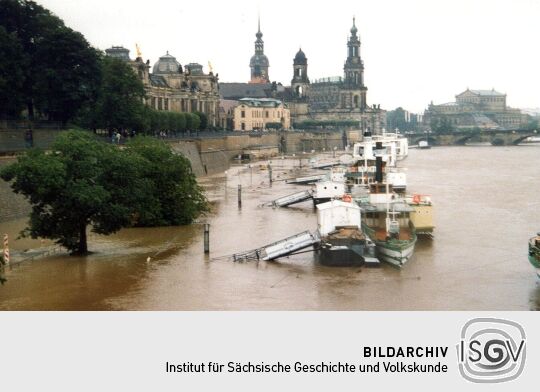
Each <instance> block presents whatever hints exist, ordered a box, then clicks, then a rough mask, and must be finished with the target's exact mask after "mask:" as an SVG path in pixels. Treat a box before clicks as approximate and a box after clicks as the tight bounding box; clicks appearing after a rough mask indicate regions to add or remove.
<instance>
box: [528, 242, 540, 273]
mask: <svg viewBox="0 0 540 392" xmlns="http://www.w3.org/2000/svg"><path fill="white" fill-rule="evenodd" d="M529 262H530V263H531V264H532V266H533V267H534V268H535V270H536V275H537V276H538V277H539V278H540V232H538V233H537V234H536V237H532V238H531V239H529Z"/></svg>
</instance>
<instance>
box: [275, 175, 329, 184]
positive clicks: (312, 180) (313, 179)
mask: <svg viewBox="0 0 540 392" xmlns="http://www.w3.org/2000/svg"><path fill="white" fill-rule="evenodd" d="M327 178H328V174H316V175H313V176H305V177H296V178H289V179H286V180H285V183H286V184H298V185H305V184H313V183H315V182H317V181H321V180H324V179H327Z"/></svg>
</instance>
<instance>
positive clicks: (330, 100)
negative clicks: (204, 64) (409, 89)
mask: <svg viewBox="0 0 540 392" xmlns="http://www.w3.org/2000/svg"><path fill="white" fill-rule="evenodd" d="M350 33H351V35H350V36H349V38H348V41H347V57H346V59H345V63H344V66H343V76H342V77H330V78H322V79H319V80H316V81H314V82H311V81H310V79H309V76H308V58H307V56H306V54H305V53H304V51H303V50H302V49H301V48H300V49H299V50H298V52H297V53H296V55H295V57H294V59H293V77H292V80H291V85H290V86H287V87H285V86H283V85H282V84H281V83H276V82H272V83H271V82H270V79H269V77H268V66H269V61H268V58H267V57H266V56H265V55H264V43H263V41H262V33H261V30H260V24H259V28H258V31H257V34H256V37H257V40H256V41H255V55H254V56H253V57H252V58H251V62H250V68H251V79H250V82H249V83H221V84H220V93H221V98H222V100H223V101H222V102H225V101H226V102H228V105H229V106H228V107H227V108H225V107H224V108H222V110H223V112H226V113H229V116H232V111H231V109H230V102H232V101H238V100H240V99H242V98H273V99H277V100H280V101H282V102H284V103H285V104H286V105H287V106H288V108H289V110H290V115H291V122H292V123H294V124H295V126H297V127H302V123H303V122H309V121H311V122H313V121H315V122H321V123H323V124H324V122H357V124H358V127H359V128H360V129H362V130H369V131H371V132H374V133H381V132H382V128H383V127H384V125H385V123H386V112H385V111H384V110H382V109H380V106H376V105H371V106H369V105H368V103H367V87H366V85H365V84H364V62H363V60H362V58H361V55H360V45H361V43H360V37H359V36H358V28H357V27H356V23H355V20H354V18H353V26H352V28H351V30H350Z"/></svg>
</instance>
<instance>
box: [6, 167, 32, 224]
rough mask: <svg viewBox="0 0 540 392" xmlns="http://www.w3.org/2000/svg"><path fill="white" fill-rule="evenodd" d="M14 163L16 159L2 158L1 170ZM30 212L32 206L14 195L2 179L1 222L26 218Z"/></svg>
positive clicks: (19, 196)
mask: <svg viewBox="0 0 540 392" xmlns="http://www.w3.org/2000/svg"><path fill="white" fill-rule="evenodd" d="M13 162H15V158H0V169H2V168H3V167H4V166H6V165H9V164H10V163H13ZM30 211H31V208H30V204H28V202H27V201H26V199H25V198H24V197H23V196H22V195H17V194H15V193H13V191H12V190H11V187H10V184H9V183H7V182H5V181H4V180H1V179H0V222H7V221H10V220H13V219H18V218H22V217H25V216H27V215H28V214H29V213H30Z"/></svg>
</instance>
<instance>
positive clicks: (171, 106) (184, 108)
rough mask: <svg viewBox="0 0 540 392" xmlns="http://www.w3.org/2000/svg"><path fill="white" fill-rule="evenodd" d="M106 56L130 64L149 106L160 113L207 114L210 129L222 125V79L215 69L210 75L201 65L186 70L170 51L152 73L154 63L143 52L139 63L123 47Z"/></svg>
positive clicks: (189, 65) (190, 64)
mask: <svg viewBox="0 0 540 392" xmlns="http://www.w3.org/2000/svg"><path fill="white" fill-rule="evenodd" d="M105 53H106V54H107V56H111V57H116V58H119V59H121V60H124V61H126V62H128V64H129V65H130V66H131V67H132V68H133V70H134V71H135V73H136V74H137V75H138V77H139V78H140V79H141V81H142V83H143V85H144V88H145V91H146V98H145V104H146V105H148V106H150V107H152V108H153V109H156V110H165V111H173V112H201V113H204V114H206V116H207V118H208V125H209V126H217V125H219V84H218V80H219V79H218V75H217V74H216V75H214V73H213V72H212V70H210V72H209V73H207V74H206V73H204V71H203V67H202V65H200V64H197V63H189V64H187V65H185V67H182V65H181V64H180V63H179V62H178V61H177V60H176V58H175V57H174V56H172V55H170V54H169V52H167V53H166V54H165V55H163V56H161V57H160V58H159V60H158V61H157V62H156V63H155V64H154V66H153V68H152V72H151V73H150V60H147V61H146V62H144V61H143V59H142V57H141V54H140V53H138V55H137V58H136V59H135V60H132V59H131V58H130V57H129V50H128V49H126V48H124V47H121V46H113V47H112V48H109V49H106V50H105ZM184 68H185V69H184Z"/></svg>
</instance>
